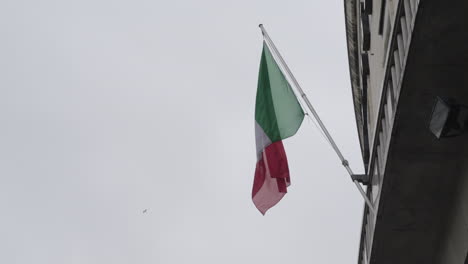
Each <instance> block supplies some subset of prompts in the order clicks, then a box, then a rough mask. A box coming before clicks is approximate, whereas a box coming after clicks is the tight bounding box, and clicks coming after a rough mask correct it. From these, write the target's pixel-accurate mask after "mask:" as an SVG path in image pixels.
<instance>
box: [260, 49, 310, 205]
mask: <svg viewBox="0 0 468 264" xmlns="http://www.w3.org/2000/svg"><path fill="white" fill-rule="evenodd" d="M303 119H304V111H303V110H302V108H301V106H300V104H299V102H298V101H297V98H296V96H295V94H294V92H293V90H292V89H291V86H290V85H289V83H288V81H287V80H286V78H285V77H284V75H283V73H282V72H281V70H280V68H279V67H278V65H277V64H276V62H275V60H274V58H273V56H272V54H271V52H270V50H269V48H268V45H267V44H266V43H265V42H264V43H263V52H262V58H261V61H260V72H259V76H258V88H257V99H256V105H255V139H256V145H257V165H256V169H255V178H254V184H253V189H252V200H253V203H254V204H255V206H256V207H257V209H258V210H259V211H260V212H261V213H262V214H265V213H266V211H268V209H270V208H271V207H273V206H274V205H275V204H277V203H278V202H279V201H280V200H281V199H282V198H283V196H284V195H285V194H286V192H287V187H288V186H289V185H290V184H291V180H290V178H289V168H288V160H287V158H286V152H285V151H284V147H283V143H282V140H283V139H285V138H288V137H290V136H293V135H294V134H296V132H297V130H298V129H299V127H300V126H301V123H302V120H303Z"/></svg>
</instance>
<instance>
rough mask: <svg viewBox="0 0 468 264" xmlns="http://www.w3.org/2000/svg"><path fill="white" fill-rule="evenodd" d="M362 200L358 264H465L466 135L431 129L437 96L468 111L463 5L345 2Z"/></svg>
mask: <svg viewBox="0 0 468 264" xmlns="http://www.w3.org/2000/svg"><path fill="white" fill-rule="evenodd" d="M344 4H345V17H346V34H347V45H348V55H349V56H348V57H349V68H350V76H351V84H352V90H353V100H354V107H355V113H356V122H357V128H358V132H359V139H360V145H361V150H362V156H363V160H364V165H365V168H366V173H367V174H368V175H369V176H370V181H369V184H368V188H367V195H368V196H369V198H370V199H371V201H372V202H373V203H374V205H375V207H376V209H377V210H376V212H375V213H373V212H371V211H370V210H369V208H367V207H366V208H365V210H364V216H363V223H362V233H361V241H360V249H359V259H358V263H359V264H368V263H378V264H387V263H388V264H390V263H391V264H396V263H398V264H406V263H412V264H415V263H416V264H419V263H424V264H429V263H443V264H464V263H465V264H467V263H468V260H467V252H468V134H467V133H465V134H464V135H460V136H457V137H451V138H441V139H437V138H436V137H435V136H434V135H433V134H432V133H431V132H430V130H429V128H428V124H429V121H430V118H431V114H432V110H433V106H434V103H435V100H436V98H437V97H438V96H440V97H449V98H454V99H456V100H457V101H458V102H460V103H464V104H468V1H466V0H448V1H442V0H345V1H344Z"/></svg>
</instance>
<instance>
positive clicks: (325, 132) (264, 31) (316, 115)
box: [259, 24, 375, 213]
mask: <svg viewBox="0 0 468 264" xmlns="http://www.w3.org/2000/svg"><path fill="white" fill-rule="evenodd" d="M259 27H260V29H261V30H262V34H263V36H264V38H265V40H266V41H267V43H268V45H269V46H270V47H271V48H272V49H273V53H274V54H275V55H276V57H277V58H278V59H279V62H280V63H281V66H282V68H283V69H284V70H285V71H286V74H287V75H288V76H289V77H290V79H291V81H292V82H293V84H294V86H295V87H296V89H297V91H298V92H299V94H300V96H301V97H302V99H303V100H304V102H305V103H306V105H307V107H308V108H309V110H310V112H311V113H312V115H313V116H314V117H315V119H316V120H317V123H318V124H319V126H320V128H321V129H322V131H323V132H324V134H325V136H326V137H327V139H328V141H329V142H330V144H331V146H332V148H333V149H334V150H335V152H336V154H337V155H338V157H339V158H340V160H341V164H342V165H343V166H344V167H345V169H346V170H347V171H348V174H349V176H351V177H352V176H353V175H354V173H353V171H352V170H351V168H350V167H349V162H348V161H347V160H346V159H345V158H344V156H343V154H341V151H340V149H339V148H338V146H337V145H336V143H335V141H334V140H333V138H332V137H331V135H330V133H329V132H328V130H327V128H326V127H325V125H324V124H323V122H322V120H321V119H320V117H319V115H318V114H317V112H316V111H315V109H314V107H313V106H312V104H311V103H310V101H309V98H307V95H306V94H305V93H304V91H303V90H302V88H301V86H300V85H299V83H298V82H297V80H296V78H295V77H294V75H293V74H292V72H291V70H290V69H289V67H288V65H287V64H286V62H285V61H284V59H283V57H282V56H281V54H280V53H279V51H278V49H277V48H276V46H275V44H274V43H273V41H272V40H271V38H270V36H269V35H268V33H267V31H266V29H265V28H264V27H263V24H260V25H259ZM353 182H354V184H355V185H356V187H357V189H358V190H359V192H360V193H361V195H362V197H363V198H364V200H365V202H366V204H367V206H368V207H369V209H370V210H371V211H372V212H373V213H375V209H374V206H373V205H372V203H371V201H370V200H369V197H367V195H366V193H365V192H364V189H363V188H362V186H361V185H360V184H359V182H358V181H357V180H354V181H353Z"/></svg>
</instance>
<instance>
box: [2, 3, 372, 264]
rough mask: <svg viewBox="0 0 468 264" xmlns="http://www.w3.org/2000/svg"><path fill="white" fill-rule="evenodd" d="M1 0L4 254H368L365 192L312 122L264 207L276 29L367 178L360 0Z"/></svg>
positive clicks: (207, 260) (84, 261) (297, 262)
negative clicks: (351, 35) (355, 92)
mask: <svg viewBox="0 0 468 264" xmlns="http://www.w3.org/2000/svg"><path fill="white" fill-rule="evenodd" d="M0 6H1V7H0V124H1V126H0V263H8V264H31V263H34V264H64V263H66V264H103V263H112V264H129V263H132V264H133V263H137V264H146V263H148V264H149V263H152V264H154V263H156V264H187V263H195V264H219V263H223V264H239V263H246V264H280V263H281V264H284V263H294V264H303V263H304V264H305V263H340V264H342V263H356V261H357V255H358V248H359V239H360V232H361V222H362V213H363V206H364V202H363V200H362V198H361V197H360V195H359V192H358V191H357V190H356V188H355V186H354V184H353V183H352V182H351V180H350V179H349V176H348V175H347V173H346V171H345V169H344V168H343V167H342V166H341V164H340V162H339V160H338V158H337V157H336V155H335V153H334V152H333V150H332V148H331V147H330V146H329V145H328V144H327V143H326V142H325V140H324V139H323V137H322V136H321V134H320V133H319V132H318V130H317V129H316V128H315V126H314V125H313V123H312V122H311V121H310V120H307V119H305V121H304V123H303V125H302V127H301V129H300V130H299V132H298V134H297V135H296V136H294V137H292V138H289V139H287V140H286V141H285V148H286V152H287V154H288V159H289V163H290V164H289V165H290V170H291V181H292V186H291V187H290V188H289V193H288V194H287V195H286V196H285V198H284V199H283V200H282V201H281V202H280V203H279V204H278V205H277V206H275V207H274V208H272V209H271V210H270V211H269V212H268V213H267V215H266V216H262V215H261V214H260V213H259V212H258V211H257V209H256V208H255V207H254V205H253V203H252V201H251V189H252V182H253V174H254V170H255V163H256V154H255V137H254V109H255V105H254V103H255V94H256V88H257V76H258V67H259V62H260V54H261V49H262V36H261V33H260V30H259V28H258V24H259V23H263V24H264V25H265V27H266V28H267V30H268V31H269V33H270V36H271V37H272V39H273V40H274V41H275V43H276V45H277V46H278V48H279V50H280V51H281V52H282V53H283V56H284V57H285V59H286V61H287V62H288V64H289V66H290V68H291V69H292V71H293V72H294V74H295V75H296V78H297V79H298V80H299V82H300V83H301V85H302V87H303V88H304V90H305V91H306V93H307V94H308V96H309V98H310V101H311V102H312V103H313V104H314V106H315V107H316V109H317V111H318V112H319V114H320V115H321V116H322V119H323V121H324V122H325V124H326V125H327V126H328V128H329V130H330V133H331V134H332V135H333V136H334V137H335V140H336V142H337V144H338V145H339V146H340V147H341V148H342V152H343V153H344V155H345V156H346V157H347V158H348V160H349V161H350V163H351V167H352V168H353V169H354V170H355V172H362V171H363V169H362V160H361V156H360V151H359V145H358V137H357V132H356V124H355V118H354V112H353V106H352V96H351V88H350V81H349V70H348V61H347V52H346V41H345V24H344V10H343V0H331V1H330V0H322V1H318V0H313V1H310V0H307V1H306V0H304V1H271V0H270V1H266V0H265V1H252V0H238V1H219V0H217V1H216V0H199V1H189V0H185V1H160V0H151V1H150V0H133V1H129V0H126V1H123V0H112V1H111V0H76V1H63V0H61V1H59V0H57V1H51V0H44V1H33V0H3V1H2V3H1V5H0ZM144 209H148V211H147V213H143V212H142V211H143V210H144Z"/></svg>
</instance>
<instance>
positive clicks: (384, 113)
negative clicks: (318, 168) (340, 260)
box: [357, 0, 419, 264]
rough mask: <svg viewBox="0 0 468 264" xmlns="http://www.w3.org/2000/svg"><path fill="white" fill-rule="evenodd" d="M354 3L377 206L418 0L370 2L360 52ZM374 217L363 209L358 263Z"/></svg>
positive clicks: (365, 255)
mask: <svg viewBox="0 0 468 264" xmlns="http://www.w3.org/2000/svg"><path fill="white" fill-rule="evenodd" d="M370 1H371V0H367V1H366V0H361V1H358V2H357V5H358V7H357V8H358V10H359V11H360V12H357V13H358V16H359V18H358V21H360V23H358V27H359V29H358V32H360V34H359V36H358V44H359V47H360V52H361V53H366V52H367V55H368V56H367V57H368V61H369V75H365V74H363V73H364V64H365V62H363V57H361V58H360V64H359V65H360V72H361V79H360V83H361V85H362V86H363V89H364V87H367V100H363V101H364V102H365V101H367V105H365V106H363V107H365V108H367V110H368V111H367V132H368V133H367V134H368V138H367V139H366V140H368V144H369V150H370V160H369V167H368V170H369V171H368V173H369V175H370V176H371V183H370V185H369V188H368V191H367V192H368V195H369V197H370V198H371V201H372V202H373V203H374V206H375V208H378V207H379V201H380V191H381V186H382V182H383V178H384V176H385V166H386V160H387V154H388V147H389V145H390V139H391V134H392V130H393V119H394V113H395V111H396V110H395V109H396V106H397V102H398V97H399V91H400V87H401V83H400V81H401V77H402V75H403V74H402V72H403V71H404V65H405V61H406V54H407V51H408V47H409V42H410V35H411V26H412V23H413V22H414V21H413V19H414V16H413V14H414V13H415V12H416V11H415V10H416V9H417V5H418V3H419V0H387V1H382V0H373V1H372V12H371V13H370V14H369V31H370V49H369V50H368V51H365V50H364V49H363V42H364V40H363V38H364V33H363V32H364V29H363V23H362V16H366V15H367V14H366V13H365V11H364V12H363V10H362V4H361V3H368V2H370ZM394 27H395V28H394ZM376 219H377V215H376V214H374V213H372V212H371V211H370V210H365V212H364V219H363V230H362V238H361V253H360V259H359V263H363V264H367V263H368V259H369V258H370V255H371V254H372V247H373V239H374V229H375V223H376Z"/></svg>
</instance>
